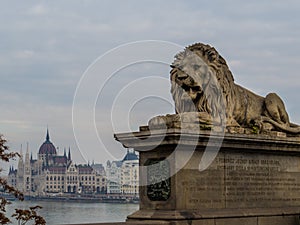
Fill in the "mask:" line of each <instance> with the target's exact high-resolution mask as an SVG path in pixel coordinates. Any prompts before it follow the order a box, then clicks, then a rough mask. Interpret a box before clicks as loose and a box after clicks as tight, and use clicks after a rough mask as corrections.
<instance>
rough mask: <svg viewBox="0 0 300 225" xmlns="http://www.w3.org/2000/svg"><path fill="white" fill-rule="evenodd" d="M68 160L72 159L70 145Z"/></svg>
mask: <svg viewBox="0 0 300 225" xmlns="http://www.w3.org/2000/svg"><path fill="white" fill-rule="evenodd" d="M68 160H69V161H71V149H70V147H69V154H68Z"/></svg>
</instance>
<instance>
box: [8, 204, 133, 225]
mask: <svg viewBox="0 0 300 225" xmlns="http://www.w3.org/2000/svg"><path fill="white" fill-rule="evenodd" d="M35 205H39V206H42V207H43V208H42V209H39V210H38V213H39V214H40V215H42V216H43V217H44V218H45V219H46V221H47V224H49V225H55V224H76V223H97V222H123V221H125V220H126V217H127V216H128V215H129V214H131V213H133V212H135V211H137V210H138V208H139V205H138V204H117V203H74V202H53V201H49V202H48V201H23V202H20V201H13V202H12V204H11V205H9V206H8V207H7V215H11V214H13V213H14V209H15V208H28V207H30V206H35ZM11 220H12V222H13V223H12V224H18V223H17V221H15V220H14V219H11ZM29 224H30V223H28V225H29ZM26 225H27V224H26Z"/></svg>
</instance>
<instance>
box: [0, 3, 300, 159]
mask: <svg viewBox="0 0 300 225" xmlns="http://www.w3.org/2000/svg"><path fill="white" fill-rule="evenodd" d="M1 3H2V4H1V7H0V21H1V22H0V49H1V50H0V68H1V70H0V77H1V82H0V94H1V99H2V100H1V114H0V115H1V117H0V127H1V130H0V132H1V133H2V134H4V135H5V137H6V138H7V139H8V140H9V145H10V147H11V150H14V151H19V150H20V145H21V144H23V146H24V145H26V142H29V148H30V151H31V152H32V153H33V156H34V157H36V153H37V151H38V149H39V146H40V145H41V144H42V143H43V141H44V140H45V135H46V127H47V125H48V127H49V131H50V136H51V140H52V142H53V143H54V145H55V146H57V147H59V152H60V153H63V149H64V147H66V148H68V147H69V146H70V147H71V150H72V154H73V156H74V157H73V158H74V161H77V162H84V160H90V161H92V160H94V161H95V162H101V163H104V162H106V160H107V159H118V158H121V157H123V155H124V153H125V151H124V149H123V147H122V146H121V145H120V144H119V143H117V142H115V141H114V140H113V133H114V132H119V131H122V132H123V131H126V130H124V128H123V127H118V125H119V123H118V121H119V120H120V118H121V119H122V118H123V117H122V115H121V117H120V114H118V113H116V115H117V116H115V117H114V120H115V122H114V121H110V120H103V118H110V117H109V115H111V112H112V104H111V103H112V101H114V100H116V99H115V96H119V95H122V94H120V89H122V88H123V87H124V86H126V85H128V84H131V83H132V82H135V81H137V80H138V81H139V82H137V84H139V85H138V87H136V86H134V85H133V86H132V87H131V88H130V89H131V90H134V91H136V93H137V95H138V94H139V93H140V92H143V90H145V89H146V87H149V86H151V85H153V86H155V87H156V89H157V91H158V92H159V93H158V95H160V96H163V97H165V98H166V99H165V100H162V98H157V99H156V98H151V99H149V98H148V99H146V100H145V99H144V101H143V104H135V107H133V108H134V109H133V110H131V115H130V116H129V121H128V122H129V128H128V131H129V129H132V130H137V129H138V125H145V124H147V121H148V119H149V118H150V117H151V116H152V115H157V114H164V113H168V112H169V113H172V111H173V109H172V103H170V102H168V99H167V98H168V96H170V94H169V84H168V82H167V81H168V79H169V67H168V66H167V65H166V64H155V63H152V64H151V63H148V64H147V63H145V64H142V65H140V64H139V65H135V66H130V67H128V68H123V69H122V70H120V71H118V72H117V73H116V75H115V76H114V77H113V79H111V80H110V81H109V82H108V84H107V85H106V83H105V79H106V78H107V77H108V75H107V74H103V73H99V77H100V78H101V79H102V77H103V84H105V86H104V87H103V85H101V84H99V91H100V92H101V93H100V95H99V98H98V100H97V104H96V105H95V114H96V116H95V121H96V127H97V131H98V134H99V136H100V139H101V141H102V143H101V144H97V143H96V142H91V143H92V144H90V145H89V146H87V148H88V149H83V147H82V146H81V147H80V150H79V149H78V145H77V143H76V140H75V137H74V134H73V126H72V104H73V97H74V94H75V91H76V87H77V85H78V83H79V81H80V79H82V76H83V74H84V72H85V71H86V70H87V68H88V67H89V66H90V65H91V64H92V63H93V62H94V61H95V60H96V59H97V58H98V57H99V56H101V55H103V54H105V53H106V52H107V51H109V50H111V49H113V48H116V47H118V46H120V45H124V44H126V43H130V42H135V41H142V40H162V41H167V42H172V43H175V44H177V45H179V46H187V45H190V44H193V43H195V42H203V43H208V44H210V45H212V46H214V47H215V48H216V49H217V50H218V51H219V52H220V53H221V54H222V56H223V57H224V58H225V59H226V60H227V62H228V64H229V67H230V69H231V71H232V72H233V74H234V77H235V81H236V82H237V83H239V84H241V85H242V86H244V87H247V88H248V89H251V90H253V91H255V92H256V93H258V94H260V95H263V96H265V95H266V94H267V93H268V92H276V93H278V94H279V95H280V96H281V97H282V98H283V99H284V101H285V104H286V107H287V109H288V112H289V114H290V118H291V120H292V121H293V122H297V123H300V106H299V99H298V98H299V94H298V92H299V89H300V74H299V71H300V63H299V62H300V13H299V12H300V2H299V1H297V0H285V1H282V0H272V1H270V0H268V1H265V0H253V1H242V0H241V1H238V0H226V1H221V0H219V1H176V0H172V1H155V0H151V1H112V0H109V1H97V0H81V1H79V0H70V1H61V0H59V1H55V0H51V1H31V0H27V1H2V2H1ZM171 60H172V59H171V58H170V62H169V63H171ZM147 76H158V77H160V78H161V81H162V82H161V83H159V82H157V81H158V80H159V78H155V82H156V84H157V85H156V84H155V82H154V84H151V82H148V81H146V82H143V81H140V80H139V78H140V77H147ZM158 84H160V85H158ZM143 85H144V86H143ZM101 87H102V89H101ZM157 87H159V88H157ZM100 89H101V90H100ZM123 96H124V95H123ZM128 96H131V95H130V94H128ZM128 101H130V100H129V99H128ZM116 102H118V101H116ZM119 102H121V103H120V105H118V106H117V108H115V109H118V112H123V111H122V106H126V104H127V102H126V98H124V99H122V101H119ZM147 103H148V107H147ZM118 107H119V108H118ZM126 110H127V109H124V111H126ZM103 115H106V116H105V117H103ZM118 115H119V117H118ZM124 118H125V117H124ZM125 120H126V121H127V119H126V118H125ZM84 122H85V118H82V121H79V122H78V123H84ZM112 122H113V123H114V128H115V130H111V129H109V128H107V127H108V125H109V124H111V123H112ZM90 132H94V131H82V132H80V135H82V136H85V135H86V137H87V139H88V137H89V136H90ZM23 150H24V151H25V149H23ZM106 150H108V151H110V153H111V154H112V155H111V157H110V158H109V157H108V154H107V153H106ZM80 153H83V154H82V155H83V156H84V157H82V156H81V154H80Z"/></svg>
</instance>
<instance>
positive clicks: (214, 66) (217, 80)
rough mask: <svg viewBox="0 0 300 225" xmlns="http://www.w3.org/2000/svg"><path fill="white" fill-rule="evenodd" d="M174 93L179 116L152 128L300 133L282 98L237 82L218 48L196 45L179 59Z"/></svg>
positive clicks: (161, 119)
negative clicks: (249, 88) (259, 93)
mask: <svg viewBox="0 0 300 225" xmlns="http://www.w3.org/2000/svg"><path fill="white" fill-rule="evenodd" d="M171 67H172V70H171V72H170V79H171V83H172V84H171V94H172V97H173V99H174V102H175V110H176V114H174V115H166V116H158V117H154V118H153V119H151V120H150V121H149V126H150V127H151V126H152V127H160V126H161V125H162V124H164V125H166V126H167V127H169V128H170V127H175V128H176V127H180V128H182V127H184V126H183V124H185V125H188V126H187V127H188V128H189V126H190V125H191V124H198V125H200V127H202V128H208V129H211V128H212V127H216V126H223V127H225V128H226V129H227V131H228V130H229V129H230V128H234V127H235V128H248V129H254V131H255V132H257V133H259V132H262V131H272V130H273V131H281V132H285V133H292V134H299V133H300V127H299V126H298V125H295V124H293V123H291V122H290V121H289V116H288V114H287V112H286V109H285V106H284V103H283V101H282V100H281V98H280V97H279V96H278V95H277V94H275V93H270V94H268V95H267V96H266V97H262V96H259V95H257V94H255V93H253V92H251V91H250V90H248V89H246V88H244V87H241V86H239V85H237V84H235V83H234V78H233V76H232V73H231V71H230V69H229V67H228V66H227V63H226V61H225V59H224V58H223V57H222V56H221V55H220V54H219V53H218V52H217V51H216V49H215V48H213V47H211V46H209V45H205V44H202V43H196V44H193V45H191V46H188V47H187V48H185V50H184V51H183V52H180V53H179V54H177V55H176V56H175V60H174V62H173V63H172V65H171Z"/></svg>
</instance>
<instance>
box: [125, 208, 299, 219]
mask: <svg viewBox="0 0 300 225" xmlns="http://www.w3.org/2000/svg"><path fill="white" fill-rule="evenodd" d="M290 215H300V208H299V207H282V208H244V209H236V208H232V209H203V210H174V211H168V210H140V211H137V212H135V213H133V214H131V215H129V216H128V219H130V220H132V219H134V220H139V219H143V220H145V219H149V220H150V219H151V220H199V219H200V220H202V219H219V218H241V217H272V216H290Z"/></svg>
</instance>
